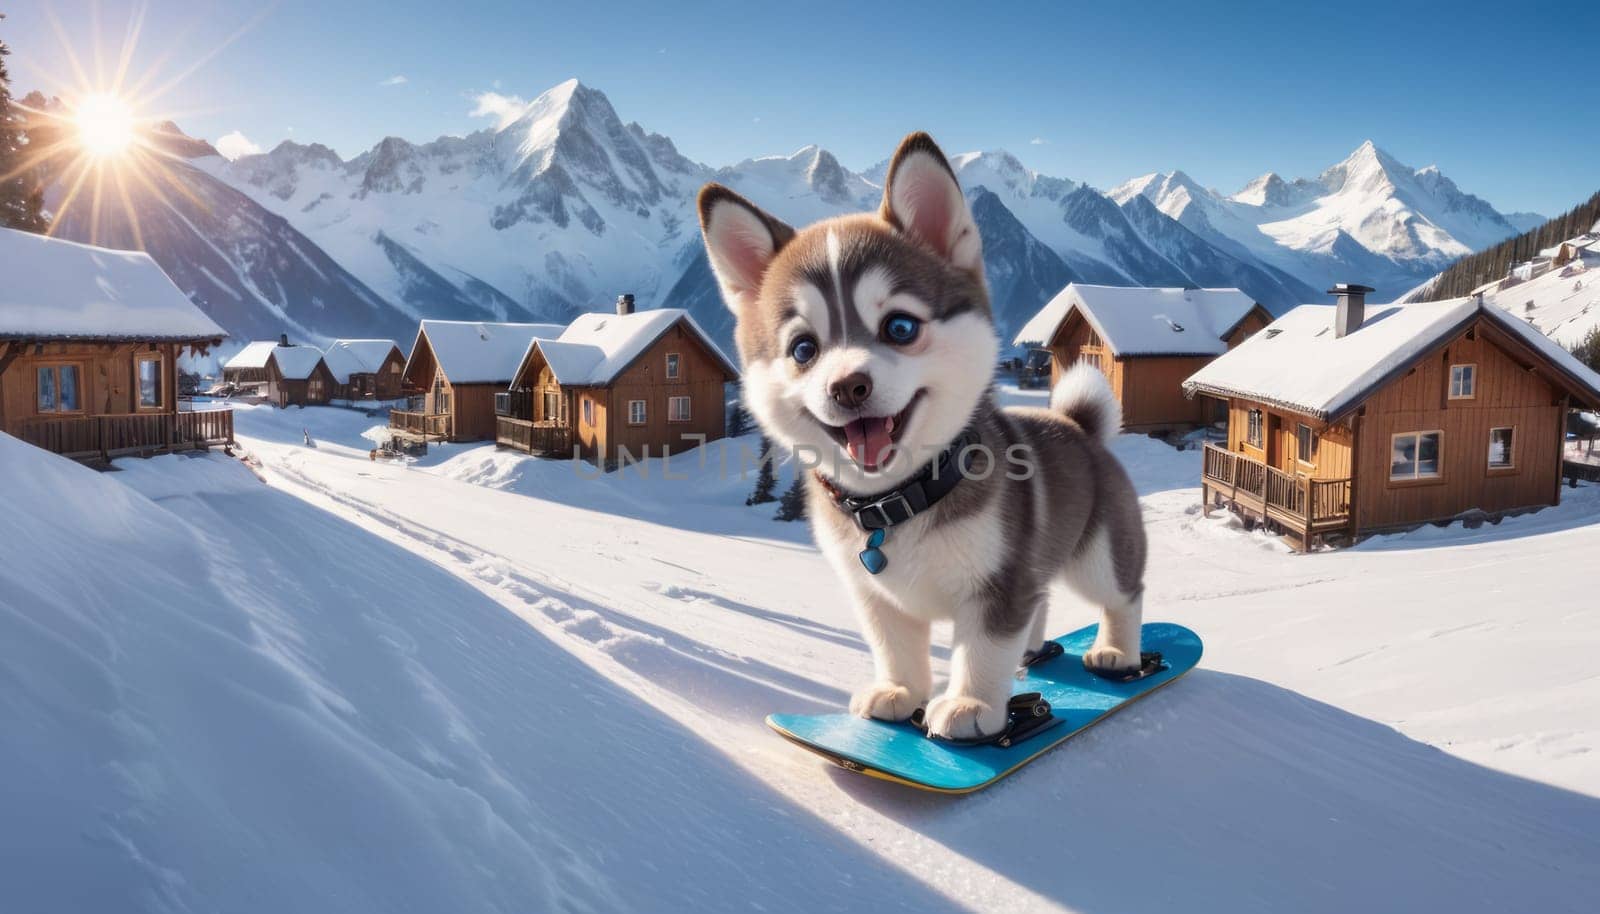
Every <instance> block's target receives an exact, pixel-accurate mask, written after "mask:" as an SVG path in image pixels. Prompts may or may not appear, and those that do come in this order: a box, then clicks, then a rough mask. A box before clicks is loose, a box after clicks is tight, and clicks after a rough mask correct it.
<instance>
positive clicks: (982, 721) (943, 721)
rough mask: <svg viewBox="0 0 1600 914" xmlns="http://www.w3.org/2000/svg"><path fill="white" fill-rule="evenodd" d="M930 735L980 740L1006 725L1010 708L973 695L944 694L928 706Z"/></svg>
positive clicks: (927, 719)
mask: <svg viewBox="0 0 1600 914" xmlns="http://www.w3.org/2000/svg"><path fill="white" fill-rule="evenodd" d="M925 720H926V722H927V725H928V735H929V736H942V737H945V738H946V739H976V738H977V737H980V736H993V735H995V734H996V733H999V732H1000V731H1001V730H1004V729H1005V728H1006V709H1005V706H1004V705H1001V706H999V707H996V706H994V705H991V704H989V703H988V702H986V701H983V700H981V699H977V698H973V697H972V696H970V695H941V696H940V697H938V698H935V699H934V700H933V703H932V704H930V705H928V713H927V715H926V717H925Z"/></svg>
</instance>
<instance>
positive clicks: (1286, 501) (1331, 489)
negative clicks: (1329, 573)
mask: <svg viewBox="0 0 1600 914" xmlns="http://www.w3.org/2000/svg"><path fill="white" fill-rule="evenodd" d="M1201 460H1202V462H1201V471H1200V473H1201V482H1202V483H1203V484H1204V485H1205V487H1206V488H1207V489H1209V490H1210V491H1212V492H1216V493H1218V494H1220V495H1222V496H1223V497H1224V498H1226V499H1228V500H1229V501H1232V502H1234V503H1236V504H1239V505H1241V506H1243V507H1245V508H1247V509H1252V510H1255V511H1259V512H1260V513H1262V514H1263V515H1265V516H1268V517H1272V518H1273V519H1275V520H1278V521H1280V522H1282V523H1286V524H1288V525H1291V526H1293V527H1295V528H1296V529H1297V532H1300V533H1302V534H1309V533H1311V532H1315V531H1318V530H1326V529H1331V528H1335V527H1342V526H1345V525H1346V524H1348V523H1349V522H1350V480H1349V479H1348V478H1345V479H1311V478H1309V477H1306V476H1291V475H1290V474H1288V473H1285V472H1283V471H1282V470H1280V469H1278V468H1276V467H1270V466H1267V465H1266V464H1265V463H1263V462H1261V461H1259V460H1256V459H1255V458H1253V457H1247V456H1245V455H1244V454H1239V453H1235V452H1233V451H1229V450H1227V449H1225V448H1221V447H1218V446H1217V445H1215V444H1207V445H1206V446H1205V450H1204V451H1203V456H1202V458H1201ZM1208 497H1209V496H1208Z"/></svg>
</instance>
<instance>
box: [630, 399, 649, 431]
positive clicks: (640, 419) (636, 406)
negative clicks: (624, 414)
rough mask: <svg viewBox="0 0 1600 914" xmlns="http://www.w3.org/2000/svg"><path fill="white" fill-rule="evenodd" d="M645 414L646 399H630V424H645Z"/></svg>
mask: <svg viewBox="0 0 1600 914" xmlns="http://www.w3.org/2000/svg"><path fill="white" fill-rule="evenodd" d="M644 415H645V413H644V401H643V400H629V401H628V424H629V425H643V424H644Z"/></svg>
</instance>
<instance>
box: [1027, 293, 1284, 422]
mask: <svg viewBox="0 0 1600 914" xmlns="http://www.w3.org/2000/svg"><path fill="white" fill-rule="evenodd" d="M1271 322H1272V314H1271V313H1270V312H1268V311H1267V309H1265V308H1263V307H1262V306H1261V305H1259V304H1257V303H1256V302H1255V301H1254V300H1253V299H1251V298H1250V297H1249V296H1248V295H1246V294H1244V293H1243V292H1240V291H1239V290H1238V289H1151V288H1136V287H1128V288H1124V287H1119V286H1095V285H1087V284H1084V283H1076V282H1075V283H1069V284H1068V285H1067V287H1066V288H1065V289H1062V290H1061V292H1060V293H1058V294H1057V295H1056V297H1055V298H1052V299H1051V300H1050V301H1049V303H1048V304H1046V305H1045V306H1044V308H1043V309H1042V310H1040V312H1039V313H1038V314H1037V315H1035V316H1034V318H1033V319H1032V320H1030V321H1028V323H1027V324H1026V325H1025V326H1024V327H1023V328H1022V330H1021V331H1020V332H1019V333H1018V334H1017V336H1016V339H1015V340H1014V343H1015V345H1019V346H1023V345H1027V346H1041V347H1044V348H1045V349H1047V350H1048V351H1049V352H1050V383H1051V385H1052V386H1054V384H1055V382H1056V381H1058V380H1060V378H1061V375H1062V373H1063V372H1064V371H1066V370H1067V369H1068V368H1070V367H1072V365H1073V363H1075V362H1088V363H1089V364H1091V365H1093V366H1095V367H1096V368H1098V369H1100V370H1101V371H1102V372H1103V373H1104V374H1105V376H1106V380H1108V381H1109V382H1110V383H1111V390H1112V392H1113V393H1115V394H1116V396H1117V399H1118V400H1119V401H1120V402H1121V403H1122V426H1123V428H1124V429H1126V430H1128V431H1136V432H1156V431H1169V430H1184V429H1190V428H1194V427H1196V426H1199V425H1204V424H1208V423H1210V422H1214V421H1218V420H1220V419H1221V414H1222V410H1221V407H1220V405H1219V404H1217V403H1215V402H1208V401H1206V400H1204V399H1195V398H1191V397H1188V396H1185V394H1184V392H1183V382H1184V379H1186V378H1188V377H1189V376H1190V375H1192V374H1194V373H1195V372H1196V371H1199V370H1200V369H1201V368H1203V367H1205V365H1206V364H1207V363H1208V362H1210V361H1211V360H1212V359H1214V358H1216V357H1217V356H1219V355H1222V354H1223V353H1224V352H1227V351H1228V350H1230V349H1232V348H1233V347H1235V346H1237V345H1239V344H1240V343H1241V342H1243V341H1244V340H1246V339H1248V338H1249V337H1250V335H1251V334H1253V333H1255V332H1256V331H1257V330H1260V329H1261V328H1262V327H1265V326H1266V325H1267V324H1269V323H1271Z"/></svg>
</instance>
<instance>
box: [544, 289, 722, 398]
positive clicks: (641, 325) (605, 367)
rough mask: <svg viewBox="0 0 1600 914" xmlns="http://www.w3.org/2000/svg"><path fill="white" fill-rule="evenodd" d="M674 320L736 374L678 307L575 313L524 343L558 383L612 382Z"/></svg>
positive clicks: (719, 352) (692, 320) (719, 351)
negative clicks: (553, 332)
mask: <svg viewBox="0 0 1600 914" xmlns="http://www.w3.org/2000/svg"><path fill="white" fill-rule="evenodd" d="M680 321H682V322H683V323H684V324H685V325H686V326H688V327H689V329H690V330H691V331H692V332H693V333H694V334H695V335H696V336H698V337H699V338H700V342H701V343H703V344H704V345H705V347H706V348H707V349H709V350H710V351H711V353H712V355H713V356H714V357H715V358H716V359H717V360H719V361H720V362H722V367H723V368H724V369H726V370H727V372H728V374H729V375H731V376H733V377H735V378H737V377H738V376H739V369H738V368H737V367H736V366H735V365H734V363H733V360H732V359H730V358H728V356H727V354H726V353H724V352H723V351H722V349H721V348H720V347H719V346H717V344H716V342H715V341H713V340H712V339H711V337H710V336H708V335H707V334H706V332H705V331H704V330H702V329H700V325H699V324H698V323H696V322H695V319H694V318H693V317H691V316H689V312H687V311H685V310H683V309H682V308H656V309H653V310H649V311H635V312H633V313H632V314H616V313H614V312H613V313H606V312H594V313H589V314H580V315H578V317H577V318H575V319H574V320H573V321H572V323H571V324H569V325H567V328H566V329H565V330H563V331H562V332H561V335H560V336H559V337H558V338H556V339H555V340H554V341H549V340H542V339H535V340H533V342H531V343H529V344H528V349H529V350H530V351H531V350H532V349H533V348H535V347H537V348H538V349H539V351H540V352H541V353H543V355H544V357H545V361H546V362H547V363H548V364H549V366H550V371H551V373H553V374H554V375H555V377H556V380H557V381H559V382H561V383H562V384H573V385H578V386H585V385H604V384H609V383H611V382H612V381H613V380H615V379H616V376H617V375H618V374H620V373H621V372H622V371H623V369H625V368H627V367H628V366H629V365H631V364H633V361H634V360H635V359H637V358H638V357H639V355H640V354H641V353H643V352H644V351H645V350H646V349H648V348H650V345H651V344H652V343H654V342H655V341H656V340H658V339H660V338H661V335H662V334H663V333H666V332H667V331H668V330H670V329H672V327H673V326H674V325H676V324H677V323H678V322H680ZM524 359H526V356H524ZM518 364H519V365H520V364H522V363H521V362H520V361H519V363H518Z"/></svg>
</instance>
